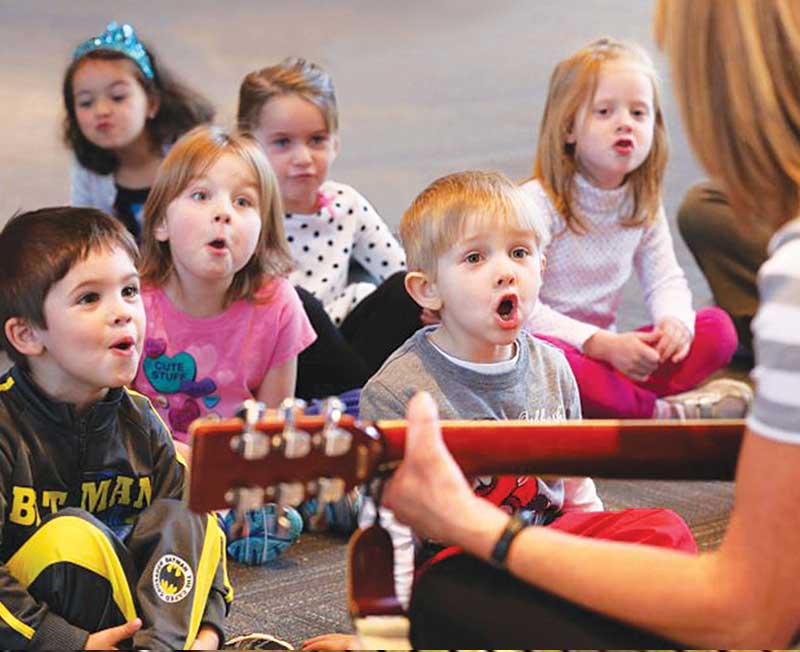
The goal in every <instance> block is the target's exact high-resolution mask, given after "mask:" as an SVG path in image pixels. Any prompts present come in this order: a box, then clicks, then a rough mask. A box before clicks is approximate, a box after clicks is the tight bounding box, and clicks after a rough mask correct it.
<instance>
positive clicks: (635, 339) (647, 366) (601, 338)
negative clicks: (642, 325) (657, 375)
mask: <svg viewBox="0 0 800 652" xmlns="http://www.w3.org/2000/svg"><path fill="white" fill-rule="evenodd" d="M660 337H661V334H660V333H658V332H657V331H650V332H642V331H633V332H630V333H612V332H611V331H597V332H596V333H595V334H594V335H592V336H591V337H590V338H589V339H588V340H586V342H585V343H584V345H583V352H584V353H585V354H586V355H588V356H589V357H590V358H595V359H596V360H603V361H604V362H608V363H609V364H610V365H612V366H613V367H614V368H615V369H617V370H618V371H619V372H620V373H623V374H625V375H626V376H628V378H630V379H631V380H635V381H638V382H641V381H644V380H647V378H648V377H649V376H650V374H652V373H653V372H654V371H655V370H656V369H657V368H658V364H659V353H658V351H656V349H655V348H653V347H654V344H655V342H657V341H658V340H659V338H660Z"/></svg>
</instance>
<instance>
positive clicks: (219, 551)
mask: <svg viewBox="0 0 800 652" xmlns="http://www.w3.org/2000/svg"><path fill="white" fill-rule="evenodd" d="M128 550H129V551H130V554H131V557H132V558H133V560H134V561H135V563H136V565H137V571H138V577H139V580H138V582H137V584H136V594H137V597H138V602H139V608H140V616H141V618H142V622H143V627H142V629H141V630H140V631H139V632H137V633H136V634H135V635H134V644H135V646H136V647H137V648H140V649H149V650H174V649H183V648H184V647H185V645H186V643H187V641H188V642H189V643H191V642H193V641H194V638H195V637H196V635H197V632H198V631H199V628H200V625H201V624H202V623H208V624H210V625H212V626H214V627H215V628H216V629H217V630H218V632H219V634H220V639H222V636H223V628H222V624H223V621H224V618H225V615H226V614H227V610H228V605H229V603H230V602H231V600H232V599H233V590H232V589H231V587H230V584H228V582H227V574H226V571H225V534H224V533H223V531H222V529H221V528H220V527H219V524H218V523H217V520H216V517H214V516H213V515H209V514H195V513H193V512H191V511H190V510H189V509H188V508H187V507H186V506H185V505H184V504H183V503H182V502H181V501H179V500H173V499H165V498H162V499H158V500H156V501H154V502H153V504H151V505H150V506H149V507H148V508H147V509H146V510H145V511H144V512H142V513H141V515H140V516H139V519H138V520H137V522H136V526H135V527H134V529H133V532H132V533H131V535H130V537H129V539H128Z"/></svg>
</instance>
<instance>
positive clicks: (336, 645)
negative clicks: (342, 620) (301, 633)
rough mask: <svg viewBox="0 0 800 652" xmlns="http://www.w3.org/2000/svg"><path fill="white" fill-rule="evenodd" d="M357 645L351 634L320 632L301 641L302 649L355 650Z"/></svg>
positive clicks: (356, 640)
mask: <svg viewBox="0 0 800 652" xmlns="http://www.w3.org/2000/svg"><path fill="white" fill-rule="evenodd" d="M357 645H358V639H357V638H356V637H355V636H353V635H352V634H320V635H319V636H315V637H314V638H310V639H308V640H307V641H303V649H304V650H355V649H356V646H357Z"/></svg>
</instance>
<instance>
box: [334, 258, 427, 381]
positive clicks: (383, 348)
mask: <svg viewBox="0 0 800 652" xmlns="http://www.w3.org/2000/svg"><path fill="white" fill-rule="evenodd" d="M405 277H406V274H405V272H397V273H396V274H392V276H390V277H389V278H387V279H386V280H385V281H384V282H383V283H381V284H380V285H379V286H378V287H377V288H376V289H375V291H374V292H372V293H371V294H370V295H369V296H367V297H365V298H364V299H362V300H361V301H360V302H359V304H358V305H357V306H356V307H355V308H354V309H353V311H352V312H351V313H350V314H349V315H347V317H346V318H345V320H344V321H343V322H342V326H341V331H342V335H344V337H345V339H346V340H347V341H348V342H349V343H350V345H351V346H352V347H353V348H354V349H355V350H356V351H358V353H359V354H360V355H361V357H362V359H363V360H364V363H365V364H366V366H367V372H368V377H369V376H372V375H374V374H375V372H376V371H378V369H380V366H381V365H382V364H383V363H384V361H385V360H386V358H388V357H389V356H390V355H391V354H392V353H393V352H394V351H395V350H396V349H398V348H399V347H400V345H401V344H402V343H403V342H405V341H406V340H407V339H408V338H409V337H411V336H412V335H413V334H414V333H415V332H417V330H418V329H419V328H421V327H422V322H420V313H421V312H422V309H421V308H420V307H419V305H418V304H417V302H416V301H414V299H412V298H411V295H410V294H409V293H408V292H407V291H406V286H405Z"/></svg>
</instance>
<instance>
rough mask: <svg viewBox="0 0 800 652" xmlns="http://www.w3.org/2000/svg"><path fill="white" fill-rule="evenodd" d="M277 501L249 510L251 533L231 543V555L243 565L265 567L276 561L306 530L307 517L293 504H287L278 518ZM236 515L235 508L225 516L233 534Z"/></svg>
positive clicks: (248, 523)
mask: <svg viewBox="0 0 800 652" xmlns="http://www.w3.org/2000/svg"><path fill="white" fill-rule="evenodd" d="M276 509H277V506H276V505H275V503H269V504H268V505H265V506H264V507H262V508H261V509H253V510H250V511H248V512H245V518H246V519H247V525H248V531H249V533H248V536H246V537H240V538H237V539H234V540H233V541H230V540H229V542H228V548H227V549H228V556H229V557H230V558H231V559H234V560H236V561H238V562H239V563H241V564H247V565H248V566H262V565H264V564H267V563H269V562H271V561H272V560H274V559H275V558H276V557H278V555H280V554H281V553H282V552H283V551H284V550H286V549H287V548H288V547H289V546H291V545H292V544H293V543H294V542H295V541H297V538H298V537H299V536H300V533H301V532H302V531H303V518H302V517H301V516H300V514H299V513H298V512H297V510H296V509H294V508H293V507H285V508H284V512H283V514H282V515H281V516H280V517H279V519H280V526H281V527H280V532H279V531H278V530H279V528H278V522H277V521H278V519H276V517H275V510H276ZM235 519H236V515H235V514H234V512H233V511H232V510H231V511H230V512H228V514H227V515H226V516H225V532H226V533H228V534H229V533H230V532H231V529H232V526H233V523H234V521H235Z"/></svg>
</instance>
